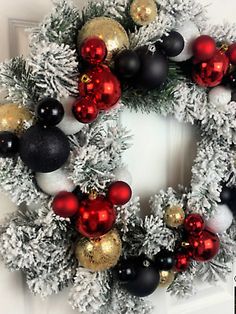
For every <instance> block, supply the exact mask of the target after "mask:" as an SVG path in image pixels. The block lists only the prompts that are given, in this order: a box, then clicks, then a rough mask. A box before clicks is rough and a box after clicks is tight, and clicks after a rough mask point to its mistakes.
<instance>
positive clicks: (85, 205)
mask: <svg viewBox="0 0 236 314" xmlns="http://www.w3.org/2000/svg"><path fill="white" fill-rule="evenodd" d="M115 220H116V211H115V209H114V207H113V205H112V203H111V202H110V201H109V200H107V199H105V198H104V197H103V196H98V197H97V198H96V199H87V200H84V201H82V202H81V204H80V207H79V215H78V219H77V222H76V229H77V230H78V231H79V232H80V233H81V234H82V235H83V236H85V237H88V238H97V237H100V236H102V235H104V234H106V233H107V232H108V231H110V230H111V229H112V228H113V225H114V223H115Z"/></svg>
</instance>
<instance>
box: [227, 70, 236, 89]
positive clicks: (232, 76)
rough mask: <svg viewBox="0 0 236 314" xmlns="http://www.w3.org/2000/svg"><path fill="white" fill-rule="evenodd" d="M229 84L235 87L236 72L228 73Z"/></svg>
mask: <svg viewBox="0 0 236 314" xmlns="http://www.w3.org/2000/svg"><path fill="white" fill-rule="evenodd" d="M227 81H228V82H229V84H230V86H231V87H232V88H233V89H235V88H236V72H233V73H231V74H230V75H229V77H228V80H227Z"/></svg>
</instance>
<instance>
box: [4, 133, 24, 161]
mask: <svg viewBox="0 0 236 314" xmlns="http://www.w3.org/2000/svg"><path fill="white" fill-rule="evenodd" d="M18 150H19V139H18V137H17V136H16V135H15V134H14V133H12V132H8V131H4V132H0V157H2V158H8V157H14V156H15V155H16V154H17V153H18Z"/></svg>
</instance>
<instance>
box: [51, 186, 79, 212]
mask: <svg viewBox="0 0 236 314" xmlns="http://www.w3.org/2000/svg"><path fill="white" fill-rule="evenodd" d="M52 209H53V211H54V213H55V214H56V215H58V216H60V217H63V218H71V217H73V216H74V215H75V214H76V213H77V212H78V210H79V201H78V199H77V197H76V196H75V195H74V194H73V193H70V192H60V193H59V194H57V195H56V196H55V197H54V200H53V202H52Z"/></svg>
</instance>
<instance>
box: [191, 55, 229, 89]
mask: <svg viewBox="0 0 236 314" xmlns="http://www.w3.org/2000/svg"><path fill="white" fill-rule="evenodd" d="M193 63H194V65H193V73H192V77H193V81H194V82H195V83H197V84H198V85H200V86H205V87H214V86H217V85H219V84H220V83H221V81H222V79H223V77H224V75H225V74H226V72H227V70H228V67H229V59H228V58H227V56H226V55H225V54H224V53H223V52H222V51H220V50H217V51H216V53H215V55H214V57H212V58H211V59H210V60H208V61H206V62H199V61H198V60H194V62H193Z"/></svg>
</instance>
